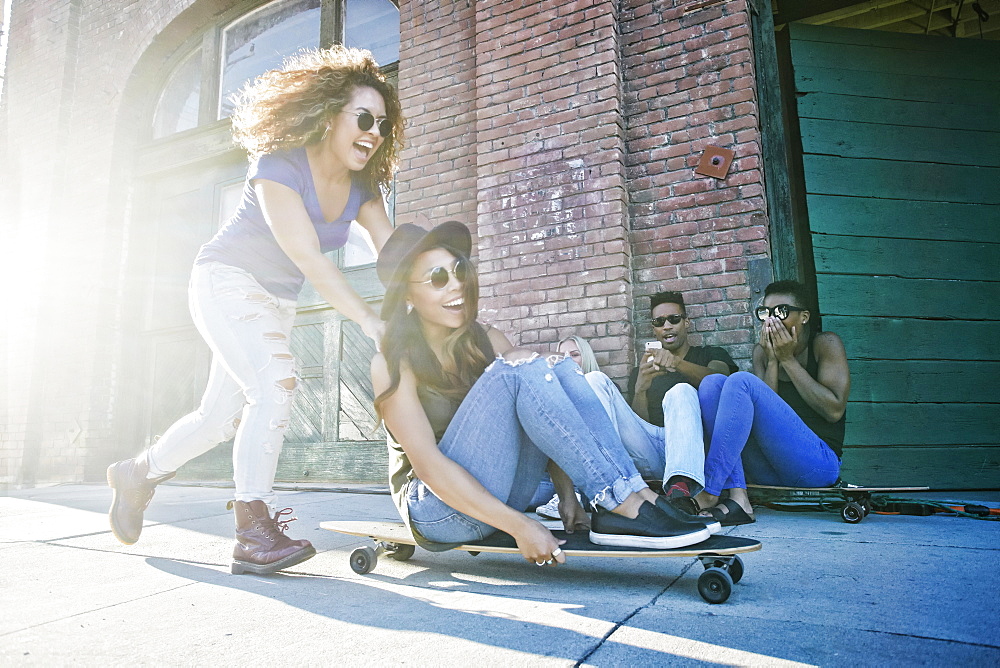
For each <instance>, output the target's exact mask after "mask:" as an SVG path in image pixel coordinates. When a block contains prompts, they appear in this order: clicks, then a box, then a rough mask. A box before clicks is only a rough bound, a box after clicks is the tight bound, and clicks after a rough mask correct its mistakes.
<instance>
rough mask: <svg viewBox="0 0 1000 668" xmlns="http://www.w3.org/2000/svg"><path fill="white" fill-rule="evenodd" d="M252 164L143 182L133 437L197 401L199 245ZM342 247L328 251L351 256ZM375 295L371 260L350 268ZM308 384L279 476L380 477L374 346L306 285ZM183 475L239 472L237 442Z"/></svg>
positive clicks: (208, 167)
mask: <svg viewBox="0 0 1000 668" xmlns="http://www.w3.org/2000/svg"><path fill="white" fill-rule="evenodd" d="M246 167H247V164H246V159H245V157H244V156H243V155H242V154H241V153H240V152H236V151H229V152H226V153H224V154H218V155H217V156H216V157H215V158H213V159H211V160H205V161H202V162H198V163H195V164H186V165H184V166H182V167H179V168H175V169H171V170H169V171H164V172H155V171H154V172H152V173H150V174H149V175H148V176H147V177H146V182H145V185H144V187H143V188H142V195H141V197H140V199H141V200H142V201H143V202H144V206H143V207H142V210H141V211H136V213H135V215H136V216H137V217H141V224H139V225H137V226H136V227H137V228H138V229H139V230H140V233H139V235H138V237H139V238H137V239H136V240H135V241H134V245H133V248H132V249H131V251H130V252H131V253H132V254H133V255H134V257H136V258H138V259H136V260H135V261H134V262H133V270H132V276H131V280H130V283H131V284H132V285H133V286H134V287H135V292H136V295H135V298H134V300H133V302H134V303H135V307H134V310H135V311H136V318H135V322H136V324H137V331H136V333H135V341H136V345H137V352H138V354H137V355H136V362H135V367H136V368H135V369H134V370H130V373H129V374H128V379H127V380H126V381H125V384H126V385H127V386H128V388H129V389H128V390H126V393H127V394H128V395H129V396H128V401H129V402H130V403H131V405H132V406H133V407H134V410H133V411H131V412H129V411H126V412H128V413H129V414H130V415H131V418H132V420H133V425H132V428H131V429H129V432H130V433H132V434H134V435H135V438H134V439H132V440H133V441H139V442H141V443H143V444H145V445H148V444H150V443H152V442H153V441H154V440H155V439H156V438H157V437H158V435H159V434H162V433H163V432H164V431H165V430H166V429H167V428H168V427H169V426H170V425H171V424H172V423H173V422H174V421H175V420H177V419H178V418H180V417H182V416H183V415H185V414H186V413H188V412H190V411H191V410H193V409H194V408H196V407H197V405H198V402H199V401H200V398H201V393H202V391H203V390H204V388H205V384H206V381H207V377H208V368H209V365H210V362H211V353H210V351H209V349H208V347H207V346H206V345H205V343H204V342H203V341H202V339H201V337H200V336H199V334H198V332H197V331H196V330H195V328H194V325H193V324H192V322H191V317H190V314H189V312H188V306H187V283H188V279H189V276H190V270H191V264H192V262H193V260H194V257H195V255H196V254H197V251H198V249H199V248H200V246H201V245H202V244H203V243H204V242H205V241H207V240H208V239H210V238H211V237H212V235H213V234H214V233H215V231H216V230H217V229H218V227H219V226H220V225H221V224H222V223H223V222H224V221H225V220H226V218H227V217H228V216H229V214H230V213H231V212H232V211H233V210H234V208H235V206H236V204H237V203H238V201H239V196H240V191H241V190H242V186H243V179H244V175H245V173H246ZM342 255H343V253H342V252H339V251H337V252H333V253H331V254H330V258H331V260H332V261H334V262H337V263H338V264H341V265H342V266H343V265H345V264H349V263H350V262H349V261H348V262H346V263H345V259H344V258H343V257H342ZM344 271H345V274H346V275H347V276H348V279H349V280H350V281H351V282H352V284H353V285H354V286H355V288H356V289H357V290H358V291H359V292H360V293H361V294H362V295H363V296H365V297H366V298H367V299H369V300H371V301H377V300H378V299H379V298H380V286H379V285H378V282H377V280H376V279H375V278H374V269H373V268H372V266H371V265H370V263H368V264H366V263H365V258H362V260H361V264H358V265H357V266H354V267H347V266H345V267H344ZM292 352H293V354H294V355H295V357H296V360H297V362H298V369H299V375H300V381H301V382H300V384H299V391H298V393H297V395H296V398H295V401H294V404H293V407H292V419H291V423H290V426H289V429H288V432H287V434H286V438H285V445H284V449H283V451H282V455H281V459H280V461H279V467H278V474H277V481H278V482H279V483H280V482H291V483H298V482H333V481H345V482H382V481H384V480H385V478H386V471H387V460H386V449H385V435H384V432H382V430H381V429H376V428H375V426H376V420H375V416H374V410H373V407H372V401H373V398H374V397H373V393H372V389H371V383H370V380H369V377H368V364H369V362H370V360H371V357H372V355H374V352H375V348H374V344H373V343H372V342H371V341H370V340H369V339H368V338H367V337H365V336H364V335H363V334H362V333H361V331H360V328H359V327H357V326H356V325H355V324H354V323H352V322H350V321H345V320H344V319H343V318H342V317H341V316H340V315H339V314H338V313H337V312H336V311H334V310H332V309H331V308H329V307H328V306H327V305H326V304H325V303H324V302H322V300H320V299H319V298H318V296H317V295H316V294H315V291H314V290H312V289H311V288H309V287H307V288H306V289H304V290H303V294H302V296H301V298H300V300H299V313H298V315H297V317H296V322H295V326H294V328H293V331H292ZM178 477H179V478H181V479H185V478H186V479H192V480H194V479H197V480H227V479H231V477H232V442H229V443H225V444H221V445H220V446H219V447H216V448H215V449H213V450H211V451H210V452H208V453H206V454H205V455H203V456H201V457H199V458H197V459H195V460H193V461H191V462H189V463H188V464H187V465H185V466H184V467H182V468H181V470H180V471H179V473H178Z"/></svg>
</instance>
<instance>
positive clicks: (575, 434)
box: [372, 222, 709, 566]
mask: <svg viewBox="0 0 1000 668" xmlns="http://www.w3.org/2000/svg"><path fill="white" fill-rule="evenodd" d="M471 248H472V239H471V236H470V234H469V231H468V229H466V227H465V226H464V225H461V224H460V223H456V222H447V223H443V224H441V225H439V226H438V227H436V228H434V229H433V230H431V231H430V232H427V231H425V230H423V229H422V228H419V227H417V226H415V225H402V226H400V227H399V228H397V229H396V230H395V232H393V234H392V236H391V237H390V238H389V240H388V241H387V242H386V244H385V247H384V248H383V249H382V253H381V254H380V255H379V259H378V265H377V268H378V274H379V278H380V279H381V280H382V282H383V283H384V284H385V286H386V295H385V301H384V303H383V305H382V318H383V320H385V321H386V333H385V336H384V337H383V338H382V346H381V352H380V353H379V354H377V355H376V356H375V358H374V359H373V360H372V380H373V384H374V388H375V393H376V399H375V407H376V409H377V411H378V413H379V415H380V416H381V417H382V419H383V420H384V423H385V426H386V428H387V431H388V433H389V439H388V440H389V448H390V460H391V461H390V485H391V488H392V493H393V499H394V501H395V502H396V506H397V508H398V509H399V512H400V514H401V515H402V517H403V519H404V521H406V522H407V523H408V524H409V526H410V528H411V530H412V531H413V534H414V538H415V539H416V540H417V541H418V542H419V543H420V544H421V545H423V546H425V547H428V548H429V549H447V548H448V547H449V544H455V543H464V542H468V541H472V540H479V539H481V538H484V537H486V536H488V535H489V534H491V533H493V532H494V531H496V530H498V529H499V530H502V531H505V532H506V533H508V534H510V535H512V536H513V537H514V538H515V539H516V541H517V544H518V547H519V548H520V550H521V554H522V555H523V556H524V558H525V559H527V560H529V561H533V562H535V563H536V564H538V565H539V566H541V565H546V564H556V563H562V562H564V561H565V556H564V555H563V554H562V550H561V548H560V547H559V542H558V541H557V540H556V538H555V537H554V536H553V535H552V533H551V532H549V531H548V530H547V529H546V528H545V527H544V526H542V525H541V524H540V523H539V522H537V521H535V520H533V519H531V518H530V517H528V516H527V515H525V514H524V513H523V512H522V511H523V510H524V508H525V507H527V505H528V503H529V501H530V500H531V497H532V495H533V493H534V492H535V489H536V487H537V486H538V482H539V479H540V478H541V476H542V473H543V471H544V470H545V468H546V466H547V464H549V462H550V460H551V461H552V462H553V463H554V464H553V465H551V466H549V470H550V472H551V473H552V474H553V480H554V482H555V484H556V489H557V491H558V492H559V493H560V494H565V495H567V496H568V497H572V496H573V487H572V485H573V483H576V485H577V486H578V487H580V488H581V489H582V490H583V492H584V493H585V494H586V495H587V496H588V497H589V498H590V499H592V502H593V504H594V506H595V507H596V508H597V510H596V511H595V513H594V515H593V518H592V520H591V529H590V537H591V540H592V541H593V542H595V543H600V544H605V545H620V546H625V547H629V546H633V547H654V548H670V547H682V546H686V545H691V544H694V543H697V542H700V541H702V540H704V539H706V538H708V536H709V530H708V528H706V524H707V523H706V522H705V521H704V520H703V519H699V518H694V517H691V516H684V517H680V516H678V514H677V511H675V510H673V508H672V507H671V506H669V504H666V503H665V501H664V500H663V499H660V498H659V497H657V495H656V494H655V493H653V491H652V490H650V489H649V488H648V487H647V486H646V485H645V483H643V481H642V477H641V476H640V475H639V472H638V471H637V470H636V468H635V466H634V465H633V464H632V461H631V459H630V458H629V456H628V453H627V452H626V451H625V448H624V447H623V446H622V444H621V440H620V439H619V438H618V435H617V433H616V432H615V430H614V428H613V426H612V425H611V422H610V420H609V419H608V417H607V413H606V412H605V410H604V407H603V406H602V405H601V404H600V402H599V401H598V400H597V396H596V395H595V394H594V392H593V390H591V388H590V386H589V385H588V384H587V381H586V379H585V378H584V377H583V374H582V372H581V370H580V367H579V366H577V365H576V364H575V363H573V362H572V361H571V360H569V359H568V358H562V357H552V358H549V359H544V358H541V357H538V356H537V355H536V354H533V353H529V352H527V351H524V350H521V349H515V348H514V347H513V346H512V345H511V343H510V341H508V340H507V337H505V336H504V335H503V334H501V333H500V332H499V331H498V330H497V329H494V328H492V327H488V326H484V325H482V324H480V323H479V322H478V321H477V320H476V314H477V309H478V300H479V286H478V281H477V279H476V272H475V270H474V269H473V268H472V265H471V264H470V262H469V254H470V252H471ZM494 357H496V359H494ZM563 471H565V473H563ZM563 523H564V525H565V526H566V527H567V529H569V530H573V529H582V528H585V527H586V517H585V516H583V515H582V510H581V511H580V512H579V513H577V512H572V513H570V515H569V516H564V517H563Z"/></svg>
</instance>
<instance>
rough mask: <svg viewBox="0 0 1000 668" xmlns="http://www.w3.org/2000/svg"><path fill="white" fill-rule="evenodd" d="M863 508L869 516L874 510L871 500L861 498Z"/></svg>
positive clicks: (866, 515)
mask: <svg viewBox="0 0 1000 668" xmlns="http://www.w3.org/2000/svg"><path fill="white" fill-rule="evenodd" d="M861 509H862V510H863V511H865V517H868V515H869V513H871V511H872V510H873V509H872V502H871V500H870V499H861Z"/></svg>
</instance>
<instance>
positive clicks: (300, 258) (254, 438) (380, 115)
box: [108, 46, 403, 574]
mask: <svg viewBox="0 0 1000 668" xmlns="http://www.w3.org/2000/svg"><path fill="white" fill-rule="evenodd" d="M232 123H233V136H234V139H235V141H236V142H237V143H238V144H239V145H240V146H242V147H243V148H245V149H246V150H247V152H248V153H249V155H250V159H251V164H250V168H249V171H248V173H247V177H246V183H245V185H244V188H243V196H242V200H241V201H240V204H239V207H237V209H236V212H235V213H234V214H233V216H232V217H231V218H230V219H229V221H228V222H227V223H226V224H225V225H224V226H223V227H222V229H221V230H219V232H218V234H216V235H215V237H214V238H213V239H212V240H211V241H209V242H208V243H206V244H205V245H204V246H203V247H202V248H201V251H200V252H199V254H198V256H197V258H196V259H195V263H194V268H193V270H192V276H191V284H190V297H189V300H190V307H191V314H192V317H193V319H194V322H195V325H196V326H197V328H198V331H199V332H200V333H201V335H202V336H203V337H204V338H205V341H206V342H207V343H208V345H209V347H210V348H211V350H212V353H213V361H212V368H211V372H210V375H209V380H208V387H207V388H206V390H205V394H204V396H203V397H202V400H201V405H200V406H199V407H198V409H197V410H196V411H194V412H193V413H191V414H189V415H187V416H186V417H183V418H181V419H180V420H179V421H177V422H176V423H174V425H173V426H171V427H170V428H169V429H168V430H167V431H166V433H164V434H163V436H162V437H161V438H160V439H159V440H158V441H157V442H156V443H155V444H154V445H153V446H152V447H150V448H149V449H148V450H146V451H145V452H143V453H142V454H140V455H139V456H138V457H136V458H134V459H127V460H125V461H121V462H117V463H115V464H112V465H111V466H110V467H109V468H108V484H109V485H110V486H111V488H112V489H113V490H114V498H113V501H112V505H111V511H110V519H111V528H112V530H113V532H114V534H115V536H116V537H117V538H118V540H120V541H121V542H122V543H125V544H126V545H130V544H132V543H135V542H136V541H137V540H138V539H139V534H140V532H141V531H142V521H143V512H144V510H145V508H146V506H148V504H149V501H150V499H151V498H152V496H153V491H154V488H155V486H156V485H157V484H158V483H160V482H163V481H164V480H167V479H168V478H171V477H173V475H174V472H175V471H176V470H177V469H178V468H179V467H180V466H181V465H183V464H184V463H185V462H187V461H189V460H191V459H194V458H195V457H197V456H198V455H200V454H202V453H204V452H206V451H208V450H210V449H211V448H213V447H215V446H216V445H217V444H218V443H220V442H223V441H226V440H229V439H230V438H233V437H234V436H235V444H234V447H233V469H234V476H233V477H234V480H235V483H236V499H235V502H234V503H233V508H234V510H235V513H236V546H235V548H234V551H233V559H234V563H233V572H234V573H243V572H251V573H257V574H266V573H273V572H275V571H278V570H281V569H284V568H288V567H290V566H293V565H295V564H298V563H300V562H302V561H305V560H306V559H308V558H310V557H311V556H313V555H314V554H315V553H316V551H315V549H314V548H313V546H312V545H311V544H310V543H309V541H306V540H292V539H290V538H289V537H287V536H286V535H285V533H284V530H285V526H286V521H282V520H279V517H280V516H281V515H283V514H286V512H287V513H290V512H291V511H290V510H289V509H285V510H283V511H279V512H278V513H276V514H275V515H273V516H272V515H271V510H270V506H271V504H272V503H273V502H274V500H275V496H274V490H273V485H274V475H275V471H276V469H277V465H278V455H279V453H280V452H281V447H282V443H283V440H284V432H285V430H286V428H287V425H288V420H289V415H290V411H291V403H292V397H293V395H294V393H295V390H296V386H297V384H298V380H297V378H296V372H295V360H294V358H293V357H292V354H291V349H290V345H289V344H290V338H291V332H292V322H293V320H294V317H295V306H296V300H297V298H298V294H299V291H300V289H301V288H302V284H303V281H304V279H306V278H308V279H309V281H310V283H312V285H313V286H314V287H315V288H316V291H317V292H318V293H319V294H320V296H321V297H322V298H323V299H324V300H326V301H327V302H328V303H329V304H330V306H332V307H334V308H335V309H337V310H338V311H340V312H341V313H342V314H344V315H345V316H347V317H348V318H350V319H351V320H353V321H354V322H356V323H358V324H359V325H360V326H361V328H362V329H363V330H364V332H365V334H366V335H368V336H370V337H371V338H372V339H374V340H376V341H378V340H380V339H381V336H382V332H383V328H384V324H383V323H382V321H381V319H380V318H379V317H378V316H377V315H376V313H375V312H374V311H373V310H372V309H371V307H370V306H368V304H366V303H365V302H364V300H363V299H362V298H361V297H360V296H359V295H358V294H357V293H356V292H355V291H354V290H353V289H352V288H351V287H350V285H349V284H348V282H347V281H346V279H345V278H344V276H343V274H342V273H341V272H340V270H339V269H338V268H337V266H336V264H335V263H334V262H333V261H331V260H330V259H329V258H328V257H326V256H325V255H323V254H324V253H326V252H328V251H331V250H334V249H337V248H340V247H342V246H343V245H344V244H345V243H346V242H347V237H348V232H349V229H350V225H351V221H352V220H357V221H358V223H359V224H360V225H361V226H362V227H364V228H365V229H366V230H367V231H368V232H369V233H370V235H371V237H372V240H373V241H374V243H375V246H376V247H377V248H378V249H381V248H382V245H383V244H384V243H385V241H386V239H388V238H389V236H390V234H392V225H391V223H390V222H389V218H388V216H387V215H386V211H385V206H384V204H383V202H382V198H381V193H382V192H383V191H387V190H388V188H389V184H390V181H391V178H392V174H393V171H394V169H395V167H396V162H397V156H398V154H399V150H400V148H401V147H402V131H403V118H402V114H401V111H400V106H399V100H398V99H397V97H396V93H395V91H394V90H393V88H392V87H391V86H390V85H389V84H387V83H386V80H385V77H384V76H383V75H382V74H381V72H380V71H379V67H378V64H377V63H376V62H375V61H374V59H372V56H371V54H370V53H369V52H367V51H362V50H359V49H349V48H344V47H339V46H337V47H333V48H330V49H324V50H313V51H306V52H302V53H300V54H298V55H296V56H294V57H292V58H290V59H288V60H286V61H285V63H284V66H283V67H282V68H281V69H280V70H272V71H269V72H266V73H264V74H263V75H261V76H260V77H258V78H257V79H256V80H255V81H254V82H253V83H251V84H249V85H248V86H247V87H246V88H244V89H243V90H242V91H241V93H240V95H239V99H238V101H237V108H236V111H235V113H234V114H233V117H232Z"/></svg>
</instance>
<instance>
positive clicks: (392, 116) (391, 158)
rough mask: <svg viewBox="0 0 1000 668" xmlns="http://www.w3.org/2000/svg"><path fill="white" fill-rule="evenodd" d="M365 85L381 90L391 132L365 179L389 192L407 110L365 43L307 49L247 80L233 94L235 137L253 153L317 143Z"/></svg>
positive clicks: (366, 170)
mask: <svg viewBox="0 0 1000 668" xmlns="http://www.w3.org/2000/svg"><path fill="white" fill-rule="evenodd" d="M362 86H367V87H370V88H373V89H375V90H376V91H377V92H378V93H379V94H380V95H381V96H382V100H383V101H384V102H385V110H386V116H387V118H388V120H389V122H390V123H391V124H392V132H391V133H390V134H389V136H388V137H386V138H385V141H384V142H383V143H382V145H381V146H379V149H378V151H377V152H376V153H375V155H374V156H372V159H371V160H369V161H368V164H367V165H366V166H365V168H364V169H363V170H362V171H361V180H362V181H363V182H364V184H365V185H366V186H367V187H368V189H369V190H370V191H371V192H373V193H374V192H379V191H383V192H388V191H389V188H390V184H391V182H392V175H393V173H394V172H395V170H396V166H397V163H398V161H399V152H400V151H401V150H402V148H403V113H402V109H401V108H400V105H399V97H398V96H397V95H396V90H395V89H394V88H393V87H392V86H391V85H389V84H388V83H387V82H386V79H385V75H383V74H382V72H381V71H380V70H379V66H378V63H376V62H375V59H374V58H372V54H371V52H369V51H366V50H364V49H355V48H349V47H344V46H339V45H336V46H332V47H330V48H328V49H307V50H303V51H300V52H299V53H297V54H295V55H293V56H291V57H289V58H286V59H285V61H284V63H283V65H282V67H281V69H276V70H269V71H267V72H264V73H263V74H261V75H260V76H259V77H257V78H256V79H255V80H254V81H253V82H251V83H248V84H247V85H246V86H244V87H243V88H242V89H241V90H240V91H239V93H237V94H236V95H235V103H236V108H235V111H234V112H233V115H232V125H233V140H234V141H235V142H236V143H237V144H238V145H240V146H242V147H243V148H244V149H246V151H247V153H249V154H250V157H251V158H257V157H260V156H261V155H263V154H265V153H271V152H273V151H276V150H279V149H291V148H298V147H300V146H308V145H311V144H316V143H318V142H319V141H320V140H321V139H322V138H323V133H324V132H326V129H327V123H328V121H329V120H330V118H332V117H333V116H334V115H336V114H338V113H340V111H341V110H342V109H343V108H344V106H345V105H346V104H347V103H348V102H349V101H350V99H351V96H352V95H353V93H354V90H355V89H356V88H359V87H362Z"/></svg>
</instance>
